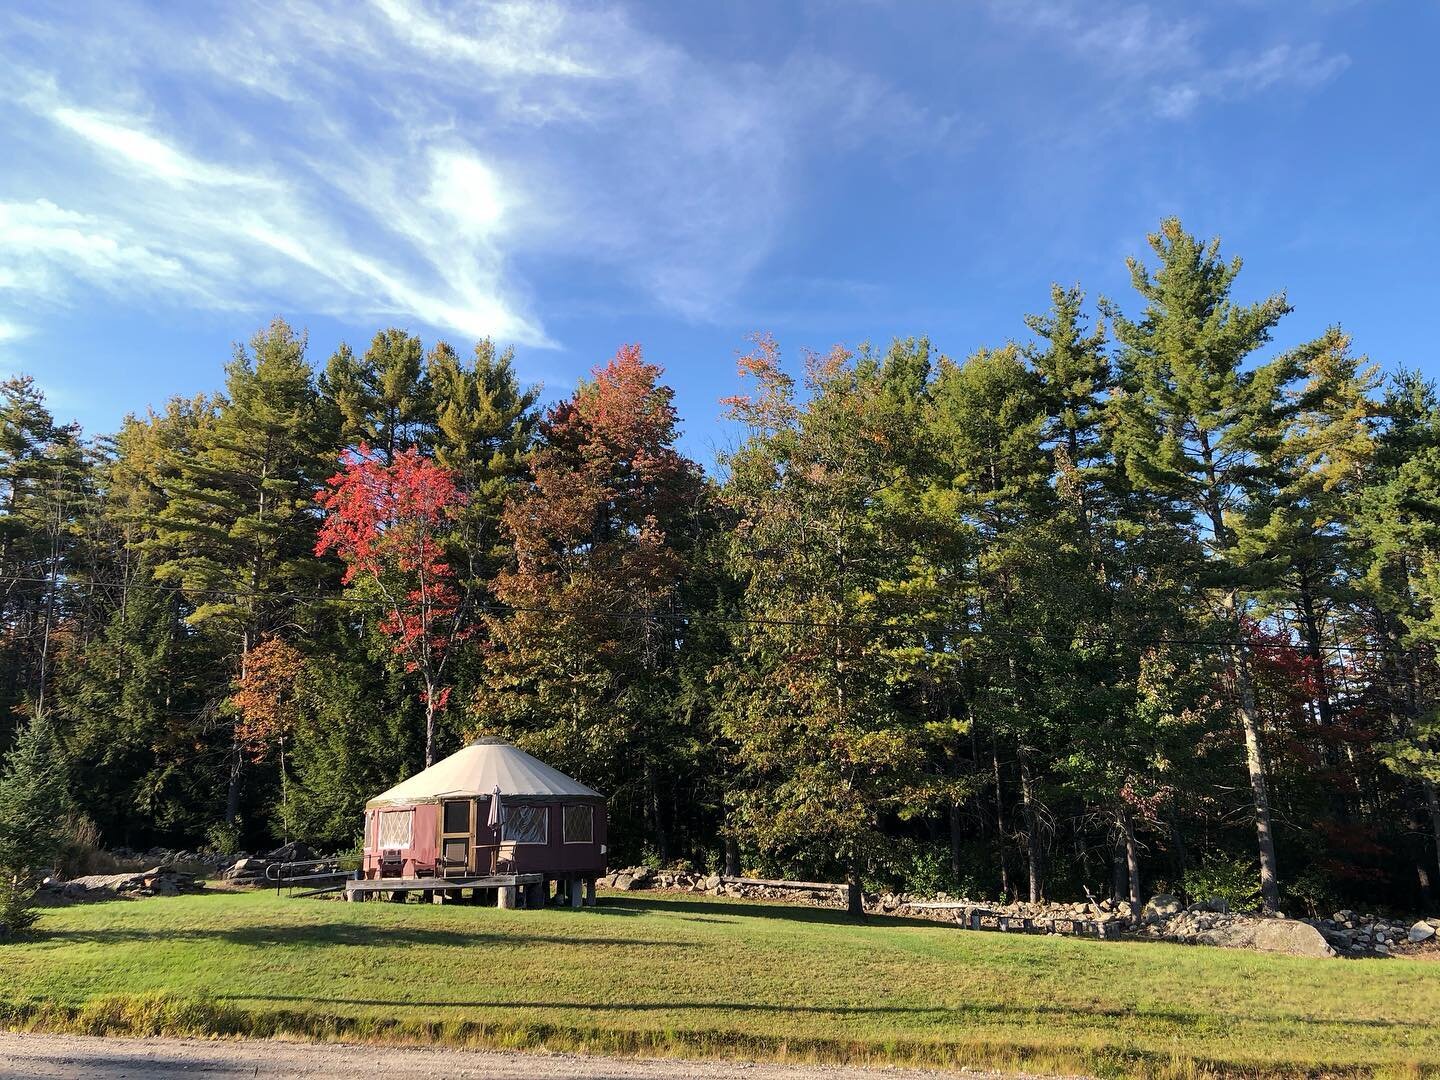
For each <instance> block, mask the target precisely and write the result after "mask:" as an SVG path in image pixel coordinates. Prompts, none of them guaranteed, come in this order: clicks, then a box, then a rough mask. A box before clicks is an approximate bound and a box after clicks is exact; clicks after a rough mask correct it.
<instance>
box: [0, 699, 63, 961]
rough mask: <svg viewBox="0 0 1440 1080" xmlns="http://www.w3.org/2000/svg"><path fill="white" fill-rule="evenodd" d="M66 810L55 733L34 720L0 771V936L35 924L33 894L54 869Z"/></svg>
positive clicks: (39, 719)
mask: <svg viewBox="0 0 1440 1080" xmlns="http://www.w3.org/2000/svg"><path fill="white" fill-rule="evenodd" d="M69 812H70V792H69V788H68V786H67V784H66V777H65V763H64V761H63V759H62V758H61V757H60V745H59V742H58V740H57V739H56V738H55V730H54V728H53V727H51V725H50V722H49V720H47V719H45V718H44V717H41V716H36V717H33V718H32V719H31V720H30V722H29V723H28V724H27V725H25V727H24V728H23V729H22V730H21V732H20V735H19V737H18V738H17V739H16V740H15V746H14V748H13V749H12V750H11V751H10V754H9V756H8V757H7V758H6V759H5V766H4V770H3V772H0V937H4V936H7V935H8V934H13V933H15V932H17V931H20V930H25V929H27V928H28V927H30V926H32V925H33V924H34V922H35V918H36V914H35V910H34V900H35V891H36V889H37V888H38V887H39V885H40V882H41V881H42V880H43V879H44V877H45V875H46V874H47V873H49V872H50V871H51V870H52V869H53V868H54V866H55V860H56V858H57V857H58V856H59V854H60V849H61V845H62V843H63V841H64V822H65V818H66V816H67V815H68V814H69Z"/></svg>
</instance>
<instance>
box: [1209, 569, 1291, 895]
mask: <svg viewBox="0 0 1440 1080" xmlns="http://www.w3.org/2000/svg"><path fill="white" fill-rule="evenodd" d="M1223 604H1224V608H1225V613H1226V615H1227V617H1228V619H1229V621H1230V633H1231V635H1232V638H1233V642H1232V645H1231V647H1230V649H1229V650H1227V652H1226V656H1225V663H1226V666H1227V667H1228V668H1229V674H1230V678H1231V682H1232V685H1233V687H1234V691H1235V697H1236V699H1237V701H1236V704H1237V709H1236V712H1237V714H1238V718H1239V720H1240V728H1241V730H1242V731H1243V732H1244V735H1245V769H1246V771H1247V772H1248V773H1249V774H1250V793H1251V796H1252V799H1253V802H1254V806H1255V838H1256V842H1257V843H1256V846H1257V848H1258V849H1259V854H1260V896H1261V900H1262V902H1263V904H1264V907H1265V910H1266V911H1269V912H1273V911H1277V910H1279V908H1280V877H1279V871H1278V868H1277V865H1276V860H1275V830H1274V825H1273V821H1272V818H1271V814H1270V785H1269V783H1268V782H1267V781H1266V778H1265V758H1264V755H1263V754H1262V752H1261V749H1260V711H1259V709H1257V708H1256V706H1255V688H1254V687H1253V686H1252V685H1251V683H1250V661H1249V658H1248V657H1247V655H1246V653H1245V641H1244V638H1243V636H1242V635H1241V633H1240V613H1239V609H1238V605H1237V597H1236V595H1235V593H1234V592H1233V591H1231V592H1230V593H1228V594H1227V595H1226V596H1225V598H1224V601H1223Z"/></svg>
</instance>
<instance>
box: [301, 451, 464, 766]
mask: <svg viewBox="0 0 1440 1080" xmlns="http://www.w3.org/2000/svg"><path fill="white" fill-rule="evenodd" d="M343 460H344V467H343V468H342V469H341V471H340V472H338V473H336V474H335V475H334V476H332V477H331V478H330V479H329V480H327V481H326V486H325V487H324V488H322V489H321V490H320V491H319V492H318V493H317V494H316V496H315V499H316V501H317V502H318V503H319V504H320V505H321V506H322V507H324V508H325V510H326V516H325V523H324V524H323V525H322V526H321V528H320V538H319V540H318V542H317V543H316V545H315V553H316V554H317V555H324V554H327V553H329V552H334V553H335V554H336V555H338V556H339V557H340V559H341V560H342V561H343V562H344V563H345V575H344V578H343V580H344V583H345V584H346V585H351V584H355V585H357V586H359V587H361V588H362V589H363V591H364V592H366V593H369V594H371V595H373V596H375V597H376V599H377V600H378V601H379V602H380V603H381V604H382V605H383V607H384V609H385V611H386V615H385V618H384V619H383V620H381V622H380V630H381V631H382V632H383V633H384V634H385V635H386V636H387V637H389V638H390V642H391V649H392V651H393V652H394V654H395V655H396V656H397V657H399V658H400V659H401V660H402V661H403V662H404V665H405V670H406V671H407V672H409V673H411V674H416V675H418V676H419V677H420V678H421V680H422V681H423V682H424V688H423V690H422V692H421V695H420V700H421V702H422V703H423V704H424V706H425V764H426V765H433V764H434V763H435V718H436V716H437V715H438V714H439V713H441V712H443V711H444V710H445V707H446V705H447V704H448V703H449V700H450V687H449V686H447V685H445V684H444V674H445V667H446V665H447V663H448V662H449V660H450V657H451V656H452V655H453V653H454V651H455V646H456V644H458V643H459V642H461V641H463V640H465V639H466V638H468V637H469V636H470V635H471V634H472V633H473V631H474V626H473V624H472V623H471V620H470V618H469V614H470V612H469V609H468V605H467V604H466V602H465V597H464V595H463V594H462V592H461V590H460V589H459V588H457V587H456V584H455V570H454V568H453V567H452V566H451V565H450V564H449V563H448V562H447V561H446V560H445V554H444V546H443V543H442V539H443V537H444V535H445V533H446V532H447V531H449V529H450V528H451V527H452V523H453V521H454V520H455V517H456V513H457V511H458V510H459V509H460V508H461V507H462V506H464V504H465V496H464V494H463V493H461V492H460V491H459V490H458V489H457V488H456V486H455V480H454V477H453V476H452V475H451V473H450V471H449V470H448V469H445V468H442V467H441V466H439V465H437V464H435V463H434V462H433V461H430V460H429V459H428V458H425V457H423V456H422V455H421V454H420V452H419V451H418V450H415V449H413V448H412V449H409V450H406V451H404V452H403V453H401V454H398V455H396V457H395V459H394V461H393V462H392V463H391V464H389V465H386V464H385V463H384V462H383V461H382V460H381V458H380V456H379V455H377V454H374V453H372V452H371V450H370V448H369V447H367V446H361V447H360V448H359V450H357V451H354V452H352V453H349V454H347V455H346V456H345V458H344V459H343Z"/></svg>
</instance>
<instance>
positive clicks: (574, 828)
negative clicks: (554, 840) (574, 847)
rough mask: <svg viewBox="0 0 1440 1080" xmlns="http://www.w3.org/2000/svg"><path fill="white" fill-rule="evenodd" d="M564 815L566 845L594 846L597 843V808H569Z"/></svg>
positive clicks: (566, 808)
mask: <svg viewBox="0 0 1440 1080" xmlns="http://www.w3.org/2000/svg"><path fill="white" fill-rule="evenodd" d="M564 815H565V816H564V819H563V824H564V827H565V843H567V844H593V843H594V842H595V808H594V807H593V806H567V807H565V810H564Z"/></svg>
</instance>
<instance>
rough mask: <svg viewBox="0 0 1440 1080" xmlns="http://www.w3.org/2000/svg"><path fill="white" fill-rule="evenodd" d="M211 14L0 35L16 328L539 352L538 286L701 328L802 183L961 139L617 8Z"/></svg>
mask: <svg viewBox="0 0 1440 1080" xmlns="http://www.w3.org/2000/svg"><path fill="white" fill-rule="evenodd" d="M209 11H210V14H208V15H204V14H202V13H200V12H199V11H198V9H197V10H196V11H194V12H191V13H189V14H187V15H186V16H185V17H183V18H178V17H173V10H172V17H169V18H166V17H163V16H162V15H160V14H157V13H156V12H155V11H154V10H153V9H151V8H148V7H146V6H144V5H142V4H138V3H130V2H125V0H116V2H114V3H112V4H108V5H106V6H104V7H102V8H97V9H92V10H91V11H90V12H89V13H87V15H86V16H85V18H86V20H87V28H86V33H85V34H84V35H76V34H74V33H73V31H74V26H73V25H67V23H66V19H65V18H63V17H61V16H56V15H54V14H53V13H52V12H51V11H50V10H49V9H47V8H45V7H44V6H40V7H37V8H35V9H33V10H32V12H31V14H30V15H28V16H23V17H22V16H20V15H14V16H12V17H11V19H10V23H9V25H8V26H7V25H6V23H5V17H4V16H0V68H6V67H8V69H9V74H8V75H0V101H3V102H5V103H6V104H8V105H9V106H10V110H11V111H10V116H11V119H10V120H9V121H4V120H0V150H3V149H5V147H4V146H3V144H4V143H6V142H12V143H13V144H14V145H13V146H11V147H10V148H9V150H10V153H9V159H10V160H11V161H12V162H14V161H23V162H25V164H24V165H23V166H21V167H18V168H17V169H16V170H15V172H14V174H13V175H12V176H11V177H10V178H9V179H8V181H7V182H6V183H5V184H4V185H3V186H0V197H4V198H9V199H11V200H12V201H10V202H8V203H5V204H4V210H3V211H0V212H3V213H5V214H8V215H10V217H9V219H8V221H9V222H10V224H9V225H8V226H7V227H6V228H5V230H4V232H3V234H0V282H4V283H7V284H6V285H5V287H4V290H5V291H0V302H3V297H4V296H5V295H6V294H7V293H8V294H9V295H11V296H16V295H19V294H22V293H24V294H29V296H30V298H31V299H35V300H38V301H40V302H44V303H53V304H61V303H65V302H67V298H68V297H69V295H70V293H71V291H72V290H73V286H74V285H75V284H76V283H77V282H84V283H86V284H89V285H95V286H100V287H104V288H107V289H110V290H113V291H116V292H135V293H140V292H153V293H163V294H169V295H172V296H173V297H175V298H177V299H183V300H184V302H191V303H203V304H207V305H210V306H215V307H254V308H256V309H258V310H272V309H274V308H275V307H277V306H279V307H284V308H286V309H289V310H296V309H298V310H310V311H317V312H323V313H329V314H334V315H336V316H339V317H349V318H369V319H374V318H387V319H393V320H395V321H400V322H405V321H407V320H417V321H419V322H422V323H424V324H426V325H429V326H432V327H435V328H437V329H440V330H444V331H449V332H455V333H459V334H463V335H465V336H468V337H475V336H480V335H483V334H489V335H494V336H496V337H498V338H501V339H505V340H513V341H518V342H521V343H529V344H539V345H544V344H549V343H550V336H549V334H548V333H547V331H546V329H545V327H544V324H543V321H542V319H541V317H540V314H539V313H538V311H539V310H542V309H543V304H542V303H540V302H538V301H537V298H536V297H535V295H534V288H535V286H534V283H533V282H531V281H529V280H526V279H525V278H523V277H522V276H521V274H520V272H519V270H518V269H517V268H518V267H519V266H521V265H522V264H525V263H527V261H530V260H532V259H533V258H541V257H544V258H549V259H552V260H553V259H556V258H558V259H560V260H570V261H572V262H576V263H578V264H581V265H586V266H592V265H597V264H598V265H600V266H604V267H607V268H609V271H610V276H611V277H612V278H613V279H615V280H617V281H629V282H630V283H631V284H632V286H633V287H634V288H635V289H636V290H639V291H640V292H641V293H643V294H648V295H649V296H650V297H651V298H652V299H653V301H655V302H658V303H660V304H662V305H665V306H668V307H670V308H671V309H673V310H675V311H678V312H681V313H683V314H686V315H689V316H692V317H706V316H708V315H710V314H713V313H714V312H715V311H717V310H718V309H720V308H722V307H723V306H724V305H725V304H726V303H727V301H728V299H729V298H730V297H732V296H733V295H735V293H736V292H737V291H738V290H739V289H740V288H741V287H742V286H743V284H744V282H745V280H746V278H747V276H748V275H749V274H750V273H751V272H752V271H753V270H754V268H755V267H756V266H757V265H759V263H760V262H761V261H762V260H763V259H764V258H765V256H766V255H767V253H768V252H769V251H770V249H771V246H772V244H773V243H774V239H775V236H776V234H777V231H778V229H779V227H780V224H781V222H782V220H783V218H784V215H785V213H786V211H787V208H788V206H789V205H790V204H791V202H792V201H793V200H794V198H795V197H796V185H797V179H796V178H797V175H798V167H799V164H800V162H802V161H803V160H804V156H805V155H806V154H813V153H817V152H824V151H825V149H826V147H840V148H852V149H853V148H854V147H856V146H857V145H860V144H865V143H868V142H870V141H872V140H876V141H878V143H879V144H880V145H884V146H887V147H890V148H896V147H906V146H918V145H926V144H927V143H933V142H934V141H935V140H937V139H942V138H944V137H945V135H946V133H947V131H948V130H949V128H948V125H949V123H950V121H949V120H948V119H947V118H946V117H944V116H935V115H932V114H931V112H930V111H929V110H927V109H926V108H925V107H924V106H922V105H920V104H918V103H916V102H915V101H913V100H912V99H910V98H908V97H907V96H906V95H905V94H903V93H901V92H900V91H898V90H897V89H895V88H894V87H893V86H890V85H888V84H886V83H884V82H883V81H881V80H878V79H876V78H874V77H873V76H871V75H868V74H866V73H864V72H860V71H855V70H852V69H850V68H848V67H846V66H844V65H842V64H840V63H838V62H836V61H834V60H832V59H830V58H827V57H824V56H819V55H811V54H808V53H806V52H804V51H800V52H796V53H792V54H791V55H790V56H789V57H788V58H787V59H785V60H784V61H783V62H781V63H779V64H777V65H775V66H773V67H765V68H761V67H759V66H757V65H754V64H750V63H744V62H718V61H713V60H707V59H705V58H701V57H697V56H695V55H693V54H691V53H690V52H688V51H686V50H685V49H684V48H682V47H680V46H679V45H676V44H674V43H672V42H670V41H667V40H663V39H661V38H659V37H657V36H655V35H654V34H652V33H649V32H646V31H644V30H642V29H640V28H638V27H637V26H636V25H635V24H634V23H633V22H632V21H631V19H630V18H629V17H628V15H627V13H626V11H625V9H624V8H622V7H619V6H615V5H611V4H604V3H601V4H593V5H591V4H586V5H567V4H561V3H552V2H548V0H507V2H501V3H494V4H486V5H467V6H465V7H463V8H455V9H442V8H441V7H440V6H438V5H435V4H431V3H427V2H423V0H370V3H368V4H366V5H363V6H360V7H356V6H354V5H351V4H347V3H342V2H340V0H274V2H268V3H260V2H259V0H253V2H240V3H236V4H233V5H228V6H226V7H224V8H218V9H209ZM7 30H9V31H11V32H10V33H9V34H6V33H5V31H7ZM102 43H103V46H104V47H101V45H102Z"/></svg>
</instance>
